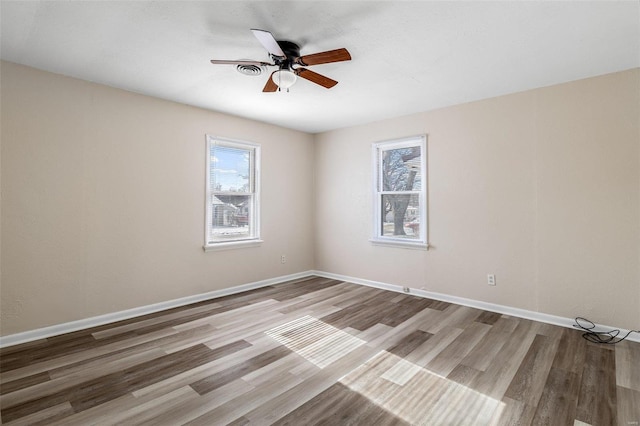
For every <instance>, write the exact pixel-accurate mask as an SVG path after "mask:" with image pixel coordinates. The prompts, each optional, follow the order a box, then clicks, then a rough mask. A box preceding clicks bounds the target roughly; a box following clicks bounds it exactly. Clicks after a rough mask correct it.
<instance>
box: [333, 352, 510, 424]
mask: <svg viewBox="0 0 640 426" xmlns="http://www.w3.org/2000/svg"><path fill="white" fill-rule="evenodd" d="M340 383H342V384H344V385H346V386H348V387H349V388H350V389H351V390H353V391H356V392H358V393H359V394H361V395H363V396H365V397H366V398H368V399H369V400H370V401H372V402H373V403H375V404H376V405H378V406H380V407H382V408H384V409H385V410H387V411H388V412H390V413H392V414H393V415H395V416H396V417H399V418H401V419H403V420H405V421H407V422H409V423H411V424H414V425H436V424H438V425H440V424H455V425H479V424H486V425H488V424H491V423H492V419H498V418H499V417H500V414H501V412H502V410H503V409H504V406H505V404H504V403H503V402H501V401H498V400H496V399H493V398H491V397H488V396H486V395H484V394H482V393H479V392H476V391H474V390H473V389H469V388H468V387H466V386H463V385H461V384H459V383H456V382H454V381H452V380H449V379H447V378H445V377H442V376H439V375H437V374H434V373H432V372H430V371H429V370H427V369H425V368H423V367H420V366H419V365H416V364H413V363H411V362H409V361H407V360H405V359H403V358H401V357H399V356H397V355H394V354H392V353H389V352H387V351H381V352H378V353H377V354H376V355H374V356H373V357H372V358H370V359H369V360H368V361H367V362H365V363H364V364H362V365H360V366H359V367H358V368H356V369H354V370H353V371H351V372H350V373H349V374H347V375H345V376H344V377H342V378H341V379H340Z"/></svg>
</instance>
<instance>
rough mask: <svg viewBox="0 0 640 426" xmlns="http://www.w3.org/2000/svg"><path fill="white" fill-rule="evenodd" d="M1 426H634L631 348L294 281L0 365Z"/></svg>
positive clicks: (91, 334)
mask: <svg viewBox="0 0 640 426" xmlns="http://www.w3.org/2000/svg"><path fill="white" fill-rule="evenodd" d="M0 371H1V376H0V380H1V381H0V383H1V385H0V407H1V415H2V424H8V425H26V424H28V425H36V424H46V425H89V424H98V425H108V424H120V425H136V424H161V425H179V424H189V425H218V424H220V425H222V424H233V425H245V424H276V425H311V424H325V425H337V424H358V425H395V424H398V425H409V424H416V425H417V424H422V425H529V424H532V425H572V426H573V425H585V424H587V425H594V426H595V425H624V426H630V425H638V424H639V423H640V344H639V343H632V342H628V341H625V342H622V343H620V344H618V345H615V346H612V345H596V344H593V343H589V342H587V341H586V340H584V339H583V338H582V337H581V333H580V332H579V331H577V330H571V329H565V328H560V327H556V326H552V325H548V324H543V323H537V322H534V321H529V320H524V319H519V318H514V317H508V316H505V315H500V314H496V313H492V312H485V311H481V310H478V309H473V308H469V307H464V306H458V305H453V304H449V303H446V302H440V301H435V300H429V299H423V298H418V297H415V296H411V295H406V294H398V293H393V292H388V291H383V290H379V289H374V288H369V287H363V286H359V285H355V284H350V283H344V282H340V281H335V280H330V279H325V278H308V279H304V280H297V281H292V282H289V283H285V284H281V285H277V286H274V287H266V288H262V289H258V290H254V291H251V292H247V293H242V294H238V295H233V296H227V297H223V298H219V299H215V300H211V301H208V302H202V303H198V304H195V305H189V306H186V307H181V308H176V309H172V310H169V311H164V312H160V313H156V314H152V315H147V316H144V317H139V318H135V319H130V320H127V321H121V322H118V323H114V324H110V325H106V326H101V327H97V328H93V329H90V330H84V331H79V332H75V333H70V334H66V335H62V336H57V337H52V338H49V339H44V340H40V341H36V342H31V343H26V344H23V345H18V346H13V347H8V348H5V349H3V350H2V351H1V352H0Z"/></svg>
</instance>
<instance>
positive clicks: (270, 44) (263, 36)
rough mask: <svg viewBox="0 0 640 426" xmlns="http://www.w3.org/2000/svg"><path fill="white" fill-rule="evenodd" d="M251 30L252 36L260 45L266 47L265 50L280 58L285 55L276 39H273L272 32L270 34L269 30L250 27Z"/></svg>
mask: <svg viewBox="0 0 640 426" xmlns="http://www.w3.org/2000/svg"><path fill="white" fill-rule="evenodd" d="M251 32H252V33H253V35H254V36H256V38H257V39H258V41H259V42H260V44H262V46H264V48H265V49H267V52H269V53H271V54H272V55H274V56H279V57H282V58H284V57H286V56H287V55H285V54H284V52H283V51H282V48H281V47H280V45H279V44H278V41H277V40H276V39H275V37H274V36H273V34H271V33H270V32H269V31H265V30H257V29H251Z"/></svg>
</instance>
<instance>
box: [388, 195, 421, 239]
mask: <svg viewBox="0 0 640 426" xmlns="http://www.w3.org/2000/svg"><path fill="white" fill-rule="evenodd" d="M381 197H382V199H381V200H382V203H381V207H382V212H381V217H382V229H381V232H380V234H381V235H382V236H385V237H396V238H407V239H418V238H420V211H419V207H420V205H419V204H420V198H419V196H418V194H385V195H381Z"/></svg>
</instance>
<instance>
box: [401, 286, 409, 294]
mask: <svg viewBox="0 0 640 426" xmlns="http://www.w3.org/2000/svg"><path fill="white" fill-rule="evenodd" d="M402 291H404V292H405V293H409V292H411V289H410V288H409V287H402Z"/></svg>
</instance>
